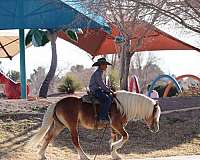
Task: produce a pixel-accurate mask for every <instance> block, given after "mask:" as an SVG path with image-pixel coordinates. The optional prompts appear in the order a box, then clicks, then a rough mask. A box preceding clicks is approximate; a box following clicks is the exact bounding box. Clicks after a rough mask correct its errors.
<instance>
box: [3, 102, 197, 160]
mask: <svg viewBox="0 0 200 160" xmlns="http://www.w3.org/2000/svg"><path fill="white" fill-rule="evenodd" d="M56 100H57V99H49V100H48V101H47V100H38V101H33V102H26V103H25V102H24V101H19V100H17V101H3V102H0V107H1V109H0V113H1V116H0V159H2V160H4V159H5V160H19V159H20V160H36V159H37V157H36V150H37V149H34V150H27V149H26V148H25V147H24V146H25V144H26V143H27V141H28V140H29V139H30V137H31V136H32V135H33V133H34V132H35V131H36V129H37V128H38V127H39V126H40V124H41V118H42V114H39V113H42V112H44V110H42V107H44V106H46V105H48V104H50V103H52V102H54V101H56ZM2 104H3V105H4V108H3V105H2ZM23 105H25V106H26V107H25V106H24V107H22V106H23ZM16 106H18V108H17V109H16ZM6 107H7V108H6ZM2 108H3V109H2ZM12 108H13V109H12ZM6 110H7V112H6V113H10V114H7V115H4V113H5V111H6ZM12 110H14V112H12ZM16 110H17V111H16ZM21 112H23V113H22V114H16V113H21ZM33 112H34V113H35V114H32V113H33ZM27 113H29V114H27ZM199 122H200V110H199V109H195V110H187V111H184V110H182V111H180V112H173V113H168V114H162V115H161V120H160V131H159V133H157V134H154V133H151V132H149V131H148V130H147V128H146V126H145V125H144V124H143V123H142V122H130V123H129V124H128V125H127V127H126V129H127V131H128V133H129V135H130V139H129V141H128V143H126V144H125V145H124V147H123V148H122V149H121V150H120V151H119V153H120V154H121V155H122V157H123V158H124V159H133V158H145V157H160V156H162V157H163V156H172V155H192V154H200V126H199V124H200V123H199ZM102 132H103V131H100V133H99V134H102ZM79 134H80V141H81V145H82V147H83V149H84V150H85V151H86V153H87V154H89V155H90V157H93V156H94V154H96V148H97V145H98V143H99V140H98V134H97V132H95V131H92V130H86V129H83V128H81V127H80V128H79ZM109 138H110V130H109V129H108V130H107V131H106V135H105V137H104V140H103V144H102V146H101V151H100V155H99V156H98V157H97V159H105V160H108V159H110V156H109V150H110V149H109V143H108V141H109ZM47 156H48V157H49V159H53V160H64V159H77V153H76V151H75V150H74V148H73V145H72V143H71V138H70V135H69V132H68V131H67V130H64V131H63V132H62V133H61V134H60V135H59V136H58V137H57V139H56V140H55V141H54V142H53V143H52V144H51V145H50V146H49V147H48V149H47Z"/></svg>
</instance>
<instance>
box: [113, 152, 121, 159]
mask: <svg viewBox="0 0 200 160" xmlns="http://www.w3.org/2000/svg"><path fill="white" fill-rule="evenodd" d="M111 157H112V160H122V158H121V157H120V156H119V155H118V154H117V153H111Z"/></svg>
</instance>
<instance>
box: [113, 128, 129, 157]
mask: <svg viewBox="0 0 200 160" xmlns="http://www.w3.org/2000/svg"><path fill="white" fill-rule="evenodd" d="M112 127H113V128H114V129H115V130H116V131H117V132H118V133H119V134H120V135H121V136H122V137H121V139H120V140H118V141H116V142H113V143H111V156H112V159H114V160H119V159H121V157H120V156H119V155H118V154H117V150H118V149H119V148H121V147H122V146H123V145H124V143H125V142H126V141H127V140H128V133H127V132H126V131H125V129H124V127H123V125H122V124H118V125H113V126H112Z"/></svg>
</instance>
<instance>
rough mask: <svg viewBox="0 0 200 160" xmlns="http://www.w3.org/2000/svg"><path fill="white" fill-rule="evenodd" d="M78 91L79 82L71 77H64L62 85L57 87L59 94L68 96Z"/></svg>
mask: <svg viewBox="0 0 200 160" xmlns="http://www.w3.org/2000/svg"><path fill="white" fill-rule="evenodd" d="M80 89H81V84H80V82H79V81H78V80H77V79H76V78H75V77H74V76H72V75H67V76H65V77H64V79H63V82H62V84H60V85H59V86H58V91H59V92H65V93H68V94H72V93H74V92H75V91H77V90H80Z"/></svg>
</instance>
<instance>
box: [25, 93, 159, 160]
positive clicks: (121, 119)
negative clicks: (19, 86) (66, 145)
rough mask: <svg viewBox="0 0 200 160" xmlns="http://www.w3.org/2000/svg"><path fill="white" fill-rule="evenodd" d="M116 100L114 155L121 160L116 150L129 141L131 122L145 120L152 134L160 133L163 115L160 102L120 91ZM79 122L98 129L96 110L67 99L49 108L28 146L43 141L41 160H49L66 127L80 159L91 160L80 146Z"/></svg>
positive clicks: (113, 133) (113, 113) (113, 137)
mask: <svg viewBox="0 0 200 160" xmlns="http://www.w3.org/2000/svg"><path fill="white" fill-rule="evenodd" d="M116 97H117V99H118V100H119V101H120V103H119V102H118V101H116V102H114V103H113V104H112V106H111V110H110V118H111V127H112V133H111V137H112V143H111V156H112V159H115V160H116V159H121V158H120V156H119V155H118V154H117V150H118V149H119V148H121V147H122V146H123V144H124V143H125V142H126V141H127V140H128V137H129V136H128V133H127V132H126V131H125V129H124V127H125V126H126V124H127V123H128V121H130V120H135V119H137V120H141V119H143V120H144V121H145V122H146V124H147V126H148V127H149V129H150V130H151V131H153V132H157V131H158V130H159V118H160V114H161V110H160V107H159V105H158V103H157V101H155V100H153V99H151V98H149V97H147V96H145V95H142V94H137V93H131V92H127V91H117V92H116ZM97 111H98V108H97ZM78 123H80V124H81V125H82V126H83V127H85V128H88V129H94V128H96V124H95V109H94V107H93V106H92V105H91V104H89V103H84V102H82V100H81V98H80V97H76V96H70V97H66V98H64V99H62V100H60V101H58V102H57V103H56V104H55V105H52V106H50V107H49V108H48V109H47V111H46V113H45V115H44V118H43V122H42V126H41V128H40V130H39V132H38V133H37V134H36V135H34V136H33V138H32V140H31V141H30V143H29V144H31V145H37V144H38V143H39V142H41V141H42V140H44V141H43V144H42V146H41V148H40V150H39V152H38V153H39V155H40V157H41V159H46V157H45V150H46V148H47V146H48V144H49V143H50V142H51V141H52V140H53V139H54V138H55V137H56V136H57V135H58V134H59V133H60V132H61V131H62V130H63V129H64V128H65V127H67V128H68V129H69V131H70V133H71V138H72V142H73V144H74V146H75V148H76V150H77V152H78V155H79V158H80V159H81V160H89V157H88V156H87V155H86V154H85V153H84V151H83V150H82V148H81V146H80V144H79V138H78V131H77V126H78ZM104 127H105V126H103V125H101V124H99V125H98V129H101V128H104ZM117 134H120V135H121V139H120V140H117V141H116V136H117Z"/></svg>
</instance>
